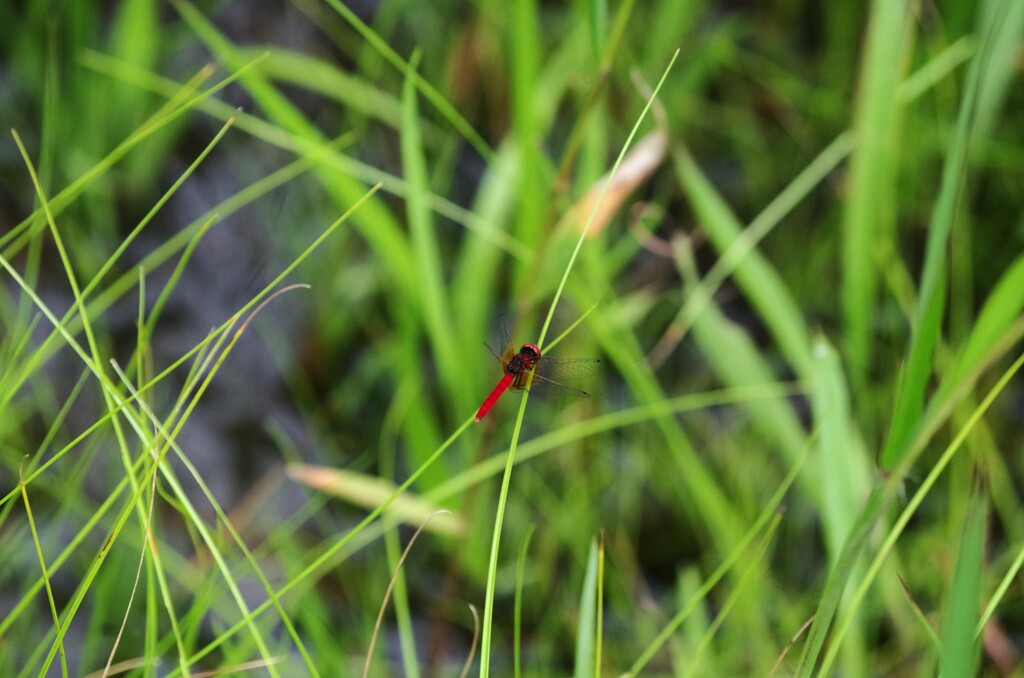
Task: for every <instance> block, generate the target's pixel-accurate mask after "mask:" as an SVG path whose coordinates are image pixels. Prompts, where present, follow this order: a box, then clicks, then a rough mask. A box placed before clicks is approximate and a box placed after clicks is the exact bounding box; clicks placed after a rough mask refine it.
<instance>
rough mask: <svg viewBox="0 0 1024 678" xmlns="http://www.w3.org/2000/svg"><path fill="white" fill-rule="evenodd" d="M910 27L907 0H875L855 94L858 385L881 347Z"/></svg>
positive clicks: (847, 238)
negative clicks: (879, 326) (878, 254)
mask: <svg viewBox="0 0 1024 678" xmlns="http://www.w3.org/2000/svg"><path fill="white" fill-rule="evenodd" d="M909 27H910V6H909V5H908V4H907V3H903V2H889V1H888V0H875V1H874V2H872V3H871V9H870V19H869V24H868V32H867V43H866V46H865V53H864V56H863V57H862V59H863V64H862V67H861V71H860V76H859V79H860V83H859V87H858V92H857V99H856V112H855V116H856V118H855V123H854V124H855V130H856V131H855V135H856V137H857V139H858V140H859V144H858V147H857V149H856V150H855V151H854V152H853V155H852V157H851V159H850V187H849V195H850V196H851V199H850V200H848V201H847V202H846V205H845V210H844V215H843V287H842V292H843V316H844V319H845V322H846V342H845V343H846V353H847V364H849V365H850V366H851V369H852V370H853V372H852V375H853V383H854V385H855V387H856V389H855V390H859V389H860V388H861V386H862V385H863V384H864V383H865V380H866V372H867V370H868V368H869V367H870V364H871V360H872V353H873V350H874V349H873V343H874V342H873V337H874V329H873V324H874V306H875V294H876V290H877V289H878V271H877V263H876V259H875V250H876V248H877V246H878V240H879V239H890V238H892V237H893V236H894V234H893V229H894V227H895V215H896V210H895V209H894V204H895V200H896V197H897V194H896V186H895V181H896V170H897V166H898V165H897V161H898V156H897V155H896V154H897V153H898V152H899V149H900V145H899V144H898V143H897V142H898V139H899V136H898V135H899V129H900V123H901V120H902V119H903V108H904V107H903V104H902V103H901V102H900V101H899V99H898V98H897V96H896V88H897V85H898V84H899V82H900V80H901V78H902V76H903V73H904V72H905V69H906V67H907V64H908V59H907V56H908V54H909V48H910V46H911V38H912V34H911V33H910V32H909V31H908V29H909Z"/></svg>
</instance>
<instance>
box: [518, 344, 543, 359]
mask: <svg viewBox="0 0 1024 678" xmlns="http://www.w3.org/2000/svg"><path fill="white" fill-rule="evenodd" d="M519 355H521V356H523V357H525V358H528V359H530V360H536V359H537V358H539V357H540V348H538V346H537V344H523V347H522V348H520V349H519Z"/></svg>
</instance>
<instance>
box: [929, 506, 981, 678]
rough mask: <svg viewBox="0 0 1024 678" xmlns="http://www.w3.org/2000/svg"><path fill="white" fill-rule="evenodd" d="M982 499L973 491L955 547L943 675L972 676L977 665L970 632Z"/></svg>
mask: <svg viewBox="0 0 1024 678" xmlns="http://www.w3.org/2000/svg"><path fill="white" fill-rule="evenodd" d="M985 513H986V511H985V500H984V498H983V496H982V495H981V494H980V493H979V494H975V495H974V496H973V497H972V499H971V502H970V505H969V508H968V511H967V521H966V523H965V525H964V531H963V535H962V536H961V539H960V544H959V548H958V549H957V551H958V553H957V559H956V565H955V567H954V569H953V581H952V584H951V586H950V589H949V598H948V600H947V601H946V609H945V611H944V614H943V624H942V657H941V662H940V667H941V669H942V675H943V676H973V675H976V671H977V665H978V638H977V636H976V635H975V633H974V629H975V628H976V627H977V625H978V622H977V619H978V608H979V607H980V603H981V580H982V574H983V572H982V566H983V564H984V558H985Z"/></svg>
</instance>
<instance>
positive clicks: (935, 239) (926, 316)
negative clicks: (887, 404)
mask: <svg viewBox="0 0 1024 678" xmlns="http://www.w3.org/2000/svg"><path fill="white" fill-rule="evenodd" d="M1010 4H1011V3H1010V2H1003V3H1002V5H1001V6H1000V7H1002V8H1003V11H1002V12H996V13H994V15H993V17H992V21H993V23H991V24H989V26H987V27H986V28H985V29H984V30H985V35H984V36H983V37H982V42H981V47H980V49H979V51H978V52H977V54H976V55H975V56H974V59H973V60H972V61H971V65H970V68H969V70H968V73H967V86H966V88H965V90H964V94H963V97H962V99H961V102H960V110H959V113H958V115H957V123H956V129H955V131H954V133H953V136H952V139H951V140H950V145H949V151H948V155H947V157H946V162H945V165H944V166H943V169H942V184H941V186H940V188H939V195H938V198H937V200H936V202H935V208H934V210H933V212H932V218H931V223H930V224H929V228H928V243H927V249H926V252H925V261H924V270H923V271H922V273H921V289H920V294H919V300H918V308H917V311H916V316H915V318H914V319H913V327H912V332H911V338H910V346H909V348H908V353H907V361H906V366H905V368H904V378H903V384H902V388H901V390H900V395H899V399H898V400H897V402H896V406H895V408H894V410H893V417H892V424H891V427H890V431H889V436H888V438H887V439H886V442H885V447H884V448H883V450H882V455H881V465H882V467H883V468H886V469H892V468H894V467H895V466H896V465H898V464H899V463H900V462H901V461H902V459H903V457H904V456H905V455H906V453H907V446H908V443H909V442H910V441H911V439H912V436H913V434H914V430H915V428H916V427H917V426H918V422H919V421H920V418H921V413H922V410H923V407H924V394H925V388H926V387H927V384H928V380H929V378H930V377H931V374H932V356H933V355H934V352H935V345H936V343H937V342H938V339H939V334H940V326H941V322H942V318H943V310H944V307H945V298H946V289H945V288H946V280H947V275H948V261H947V260H948V253H947V248H948V246H949V238H950V232H951V230H952V228H953V222H954V220H955V219H956V215H957V211H958V210H959V209H960V200H961V195H962V193H963V190H964V184H965V182H966V176H967V161H968V154H969V150H970V149H969V146H970V140H971V130H972V129H973V126H974V118H975V115H976V114H977V107H978V105H979V101H980V99H981V98H982V97H983V92H984V90H985V89H987V88H988V87H989V77H990V75H989V71H988V63H989V61H990V59H991V56H992V55H991V52H992V40H993V32H994V30H995V27H996V26H998V25H999V23H998V22H1000V21H1001V19H1002V16H1001V15H1003V14H1005V11H1006V10H1008V8H1009V6H1010Z"/></svg>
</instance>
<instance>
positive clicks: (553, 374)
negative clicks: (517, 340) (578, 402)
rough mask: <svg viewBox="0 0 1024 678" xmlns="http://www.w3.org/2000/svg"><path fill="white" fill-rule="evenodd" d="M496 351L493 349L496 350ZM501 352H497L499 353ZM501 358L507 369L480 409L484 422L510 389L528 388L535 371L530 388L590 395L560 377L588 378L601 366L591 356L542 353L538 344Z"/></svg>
mask: <svg viewBox="0 0 1024 678" xmlns="http://www.w3.org/2000/svg"><path fill="white" fill-rule="evenodd" d="M492 352H493V351H492ZM496 355H497V354H496ZM498 360H500V361H501V364H502V365H503V366H504V368H505V376H503V377H502V378H501V381H499V382H498V385H497V386H495V387H494V390H493V391H491V393H490V395H488V396H487V398H486V399H485V400H484V402H483V404H482V405H480V409H479V410H477V411H476V419H475V421H480V420H481V419H483V418H484V417H486V416H487V413H488V412H490V411H491V408H492V407H494V403H496V402H498V398H500V397H501V395H502V394H503V393H504V392H505V391H507V390H508V389H509V387H511V388H513V389H515V390H524V389H525V388H526V379H527V377H528V376H529V374H530V370H531V369H532V370H533V371H534V372H533V381H532V382H531V384H530V391H531V392H533V391H534V390H546V391H550V392H555V393H558V394H560V395H568V396H575V397H578V398H589V397H590V394H589V393H587V392H586V391H580V390H577V389H574V388H569V387H568V386H564V385H563V384H560V383H558V381H556V380H557V379H562V380H572V379H579V378H581V377H585V376H587V375H588V374H591V373H593V372H594V371H596V370H597V368H598V367H599V366H600V365H601V361H600V360H596V359H591V358H549V357H547V356H541V354H540V348H539V347H538V346H537V344H523V346H522V348H520V349H519V353H516V354H515V355H513V356H512V357H511V358H508V359H507V360H506V359H505V358H502V357H501V356H498Z"/></svg>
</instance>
